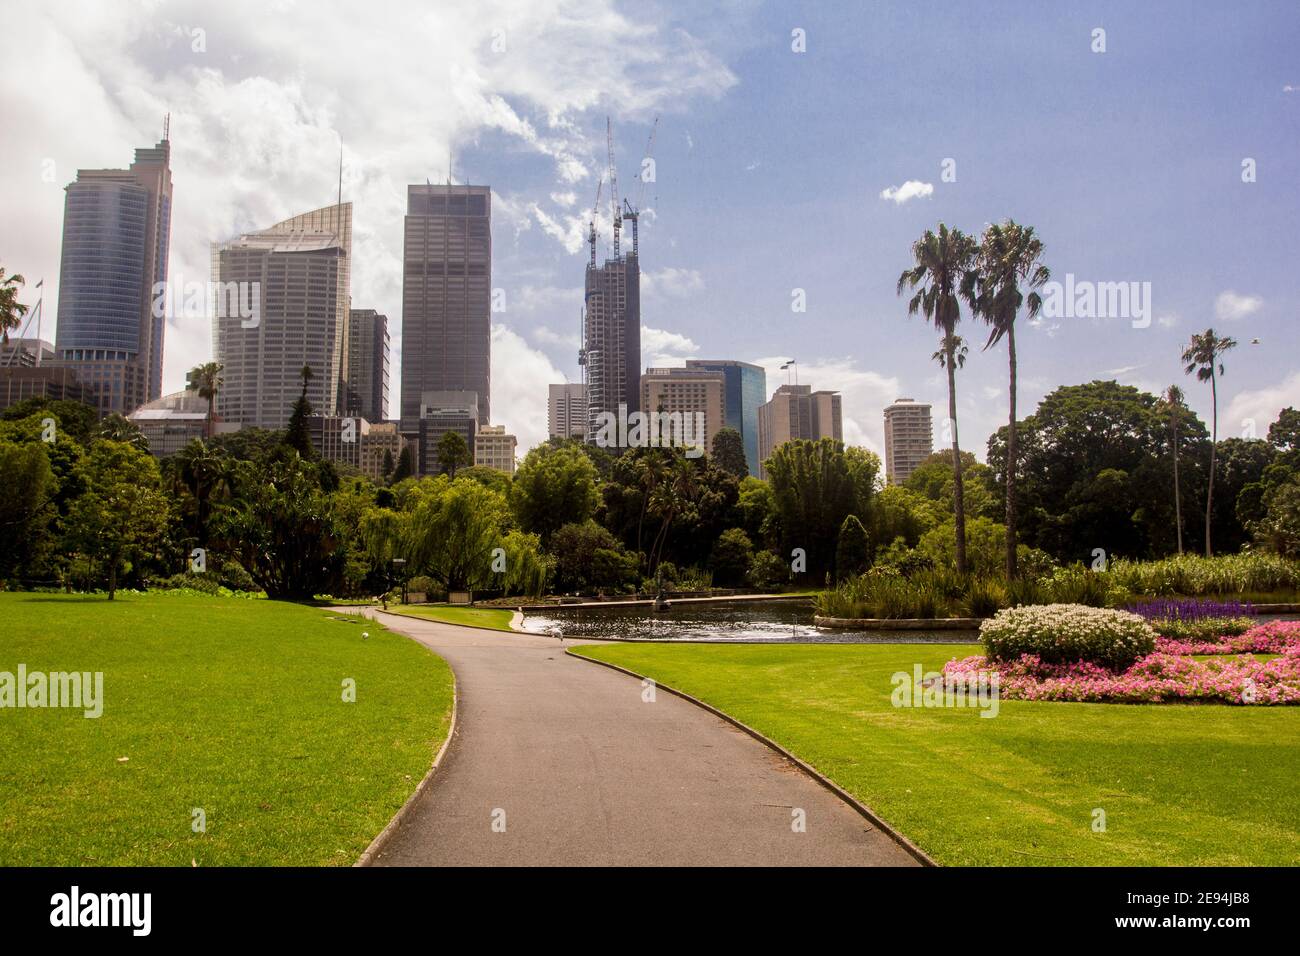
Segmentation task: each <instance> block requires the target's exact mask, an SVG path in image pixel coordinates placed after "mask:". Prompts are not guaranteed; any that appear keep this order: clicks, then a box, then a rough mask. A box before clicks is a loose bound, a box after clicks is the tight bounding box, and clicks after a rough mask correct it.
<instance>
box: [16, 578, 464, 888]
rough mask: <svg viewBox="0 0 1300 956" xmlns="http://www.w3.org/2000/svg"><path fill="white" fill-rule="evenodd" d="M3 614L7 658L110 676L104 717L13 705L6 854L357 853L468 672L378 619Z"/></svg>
mask: <svg viewBox="0 0 1300 956" xmlns="http://www.w3.org/2000/svg"><path fill="white" fill-rule="evenodd" d="M0 621H2V622H3V623H0V671H9V672H11V673H13V672H16V671H17V667H18V665H19V664H20V663H23V664H26V665H27V670H28V672H29V673H30V672H33V671H70V670H77V671H92V672H93V671H102V672H103V674H104V705H103V715H102V716H101V717H99V718H98V719H87V718H85V717H84V716H83V713H82V711H80V710H67V709H24V710H18V709H4V710H0V768H3V770H2V772H0V865H6V866H7V865H15V864H24V865H28V864H39V865H77V864H87V865H116V864H140V865H169V866H190V865H191V861H194V862H195V863H197V864H198V865H199V866H207V865H214V864H253V865H262V864H285V865H320V864H324V865H350V864H351V863H353V862H354V861H355V860H356V859H357V857H358V856H359V855H360V854H361V852H362V850H364V849H365V848H366V846H367V845H368V844H369V843H370V841H371V840H372V839H373V838H374V837H375V835H376V834H378V833H379V831H380V830H382V829H383V827H384V826H385V825H386V824H387V823H388V821H389V820H390V819H391V817H392V815H393V814H394V813H395V812H396V810H397V809H398V807H400V806H401V805H402V803H403V802H404V801H405V800H406V798H407V797H408V796H409V795H410V794H411V792H412V791H413V790H414V789H415V786H416V785H417V784H418V783H419V781H420V779H421V778H422V777H423V776H424V775H425V773H427V772H428V769H429V765H430V764H431V763H432V761H433V755H434V753H435V752H436V750H437V748H438V747H439V746H440V745H441V743H442V741H443V740H444V739H445V737H446V734H447V727H448V724H449V720H450V712H451V703H452V676H451V671H450V669H449V668H448V667H447V665H446V663H445V662H444V661H443V660H442V659H441V658H439V657H436V656H435V655H433V654H432V653H430V652H429V651H428V650H427V649H425V648H423V647H421V646H420V645H418V644H416V643H415V642H413V641H410V640H407V639H406V638H404V637H402V636H400V635H398V634H393V633H390V632H388V631H386V630H384V628H383V627H382V626H380V625H378V624H376V623H375V622H373V621H365V622H361V621H358V620H356V619H348V620H339V619H338V615H336V614H332V613H330V612H328V611H324V610H321V609H318V608H310V607H303V606H299V605H293V604H282V603H279V602H274V601H265V600H243V599H239V598H217V597H200V596H194V595H180V594H167V593H157V594H150V595H137V594H123V593H119V595H118V599H117V600H116V601H113V602H112V603H110V602H108V601H107V600H105V599H104V598H103V597H102V596H99V597H80V596H63V595H49V594H0ZM363 631H364V632H367V633H368V634H369V638H368V639H364V640H363V639H362V637H361V634H362V632H363ZM345 678H352V679H353V680H355V682H356V700H355V702H354V703H345V702H344V701H343V681H344V679H345ZM123 757H125V758H128V759H127V760H126V761H124V762H123V761H121V760H120V758H123ZM195 808H202V809H203V810H204V811H205V812H206V816H207V832H206V833H195V832H193V829H192V819H193V817H192V814H193V811H194V809H195Z"/></svg>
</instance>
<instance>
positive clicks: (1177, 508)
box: [1174, 408, 1183, 554]
mask: <svg viewBox="0 0 1300 956" xmlns="http://www.w3.org/2000/svg"><path fill="white" fill-rule="evenodd" d="M1174 414H1175V415H1177V414H1178V409H1177V408H1175V409H1174ZM1174 523H1175V524H1176V525H1177V527H1178V553H1179V554H1182V553H1183V496H1182V492H1181V491H1180V490H1179V487H1178V419H1177V418H1175V419H1174Z"/></svg>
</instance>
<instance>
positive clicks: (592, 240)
mask: <svg viewBox="0 0 1300 956" xmlns="http://www.w3.org/2000/svg"><path fill="white" fill-rule="evenodd" d="M604 185H605V177H603V176H602V177H601V179H600V182H598V183H596V202H595V203H594V204H593V205H592V207H591V226H590V228H589V230H588V232H587V242H588V243H589V244H590V246H591V266H592V268H593V269H594V268H595V267H596V219H597V217H599V216H600V190H601V188H602V187H603V186H604Z"/></svg>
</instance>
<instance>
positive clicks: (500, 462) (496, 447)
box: [474, 425, 518, 475]
mask: <svg viewBox="0 0 1300 956" xmlns="http://www.w3.org/2000/svg"><path fill="white" fill-rule="evenodd" d="M517 444H518V441H517V440H516V438H515V436H514V435H510V434H507V433H506V426H505V425H484V426H483V427H482V428H480V429H479V431H478V434H477V435H475V436H474V464H476V465H482V466H483V467H484V468H492V469H495V470H496V471H502V472H505V473H506V474H507V475H513V474H514V473H515V447H516V445H517Z"/></svg>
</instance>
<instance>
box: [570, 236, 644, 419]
mask: <svg viewBox="0 0 1300 956" xmlns="http://www.w3.org/2000/svg"><path fill="white" fill-rule="evenodd" d="M585 302H586V317H585V319H584V321H583V349H582V352H581V353H580V354H579V361H580V362H582V363H583V364H585V365H586V369H587V437H588V440H590V441H594V440H595V436H596V433H597V430H598V428H599V421H598V416H600V414H601V413H602V412H609V413H610V414H612V415H618V413H619V405H625V406H627V412H628V414H631V413H632V412H635V411H638V410H640V408H641V267H640V264H639V262H638V257H637V253H635V252H628V253H625V254H623V255H620V256H618V257H616V258H613V259H606V260H605V264H604V265H600V266H598V265H596V264H595V262H594V260H593V261H592V262H591V263H589V264H588V266H587V279H586V292H585Z"/></svg>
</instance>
